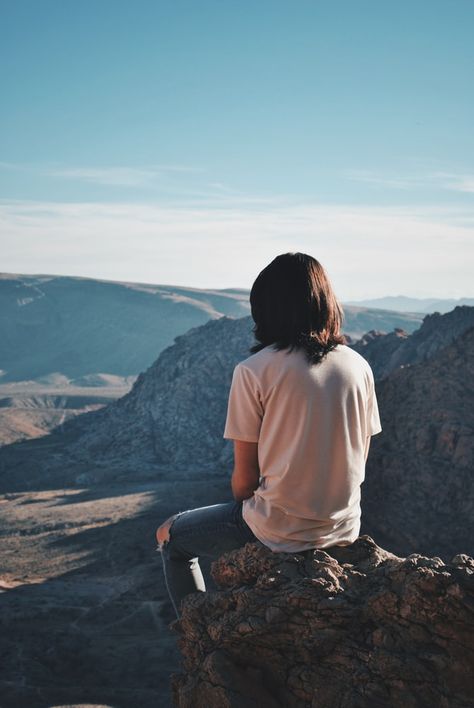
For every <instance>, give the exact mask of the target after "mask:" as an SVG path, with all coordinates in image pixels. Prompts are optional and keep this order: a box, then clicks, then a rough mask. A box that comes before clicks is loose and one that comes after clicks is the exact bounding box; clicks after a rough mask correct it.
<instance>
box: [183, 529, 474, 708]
mask: <svg viewBox="0 0 474 708" xmlns="http://www.w3.org/2000/svg"><path fill="white" fill-rule="evenodd" d="M473 573H474V560H473V559H472V558H470V557H468V556H463V555H456V556H455V557H453V558H452V559H451V560H450V561H449V562H448V563H446V564H444V563H443V562H442V560H441V559H440V558H437V557H434V558H430V557H424V556H422V555H420V554H418V553H414V554H412V555H410V556H408V557H407V558H400V557H397V556H394V555H392V554H391V553H388V552H387V551H385V550H383V549H382V548H380V547H379V546H377V544H375V543H374V541H373V540H372V538H370V537H369V536H367V535H365V536H362V537H359V539H357V541H356V542H355V543H354V544H352V546H349V547H347V548H345V549H343V548H339V549H337V548H333V549H327V550H326V551H323V550H318V551H315V552H309V553H306V554H295V555H293V554H286V553H272V552H271V551H269V550H268V549H267V548H265V547H264V546H263V545H261V544H247V545H246V546H245V547H244V548H243V549H239V550H237V551H233V552H231V553H228V554H226V555H225V556H223V557H222V558H220V559H219V560H218V561H217V562H216V563H215V564H214V565H213V577H214V580H215V582H216V584H217V586H218V590H217V591H216V592H212V593H195V594H193V595H190V596H188V597H187V598H186V600H185V602H184V609H183V614H182V618H181V620H179V621H178V622H177V623H176V624H175V628H176V629H177V631H178V632H179V640H178V642H179V645H180V648H181V651H182V654H183V658H184V666H183V671H182V673H181V674H179V675H175V676H174V677H173V694H174V705H175V706H176V707H177V708H225V707H230V706H242V707H244V706H265V708H310V707H311V706H328V707H329V706H357V708H374V706H377V708H393V707H394V706H406V707H407V708H419V706H437V707H439V708H466V707H467V706H469V705H472V696H473V695H474V674H473V672H472V666H473V662H474V642H473V636H474V632H473V630H474V626H473V618H472V609H471V608H472V604H473V601H474V596H473V591H474V587H473V583H472V579H473Z"/></svg>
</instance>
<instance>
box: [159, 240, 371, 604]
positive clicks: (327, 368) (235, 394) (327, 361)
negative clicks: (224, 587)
mask: <svg viewBox="0 0 474 708" xmlns="http://www.w3.org/2000/svg"><path fill="white" fill-rule="evenodd" d="M250 309H251V313H252V318H253V320H254V323H255V326H254V328H253V333H254V336H255V340H256V341H255V343H254V344H253V345H252V346H251V347H250V348H249V352H250V354H251V356H248V357H247V358H246V359H244V360H243V361H241V362H239V363H238V364H237V366H235V368H234V372H233V377H232V385H231V388H230V393H229V400H228V408H227V419H226V423H225V428H224V434H223V437H224V438H231V439H233V442H234V469H233V471H232V475H231V479H230V487H231V491H232V496H233V498H234V501H233V502H223V503H222V504H213V505H211V506H204V507H199V508H197V509H188V510H186V511H181V512H178V513H177V514H175V515H173V516H172V517H170V518H168V519H166V520H165V521H164V522H163V523H162V524H161V525H160V527H159V528H158V529H157V532H156V539H157V541H158V544H159V546H158V547H159V549H160V551H161V554H162V558H163V570H164V572H165V580H166V585H167V588H168V592H169V595H170V599H171V601H172V603H173V606H174V608H175V611H176V614H177V616H178V617H179V607H180V602H181V600H182V599H183V598H184V597H185V596H186V595H187V594H189V593H191V592H195V591H196V590H197V591H203V590H205V589H206V579H204V577H203V575H202V573H201V569H200V566H199V558H200V557H201V556H203V557H207V558H217V557H219V555H221V554H222V553H225V552H226V551H228V550H233V549H234V548H240V547H241V546H242V545H244V544H245V543H247V542H249V541H250V542H257V543H258V542H261V543H263V544H264V545H266V546H267V547H269V548H271V549H272V550H274V551H304V550H306V549H310V548H328V547H330V546H338V545H341V546H342V545H348V544H350V543H352V542H353V541H355V539H356V538H357V536H358V534H359V530H360V514H361V508H360V485H361V482H362V481H363V479H364V470H365V460H366V457H367V453H368V450H369V443H370V436H371V435H374V434H375V433H378V432H380V431H381V427H380V420H379V413H378V407H377V400H376V397H375V390H374V377H373V374H372V370H371V368H370V366H369V364H368V362H367V361H366V360H365V359H364V358H363V357H362V356H360V354H357V353H356V352H355V351H353V350H352V349H350V348H349V347H348V346H347V343H346V338H345V336H344V335H343V334H342V332H341V326H342V320H343V314H344V313H343V310H342V307H341V305H340V303H339V301H338V299H337V297H336V295H335V293H334V291H333V289H332V286H331V283H330V281H329V279H328V276H327V274H326V272H325V270H324V268H323V266H322V265H321V263H319V261H317V260H316V259H315V258H313V257H312V256H310V255H308V254H306V253H300V252H288V253H283V254H281V255H279V256H277V257H276V258H274V259H273V261H272V262H271V263H269V264H268V265H267V266H266V267H265V268H264V269H263V270H262V271H261V272H260V273H259V274H258V276H257V278H256V279H255V281H254V283H253V285H252V289H251V291H250ZM208 580H209V579H208Z"/></svg>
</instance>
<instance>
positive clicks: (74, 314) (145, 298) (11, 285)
mask: <svg viewBox="0 0 474 708" xmlns="http://www.w3.org/2000/svg"><path fill="white" fill-rule="evenodd" d="M247 312H248V305H247V302H246V297H245V295H239V294H234V293H225V292H220V291H216V290H198V289H197V288H182V287H173V286H166V285H163V286H162V285H148V284H143V283H125V282H113V281H106V280H94V279H92V278H77V277H66V276H51V275H32V276H25V275H11V274H3V275H1V276H0V369H2V370H3V377H2V379H1V380H2V383H3V382H8V381H19V380H24V379H36V378H38V377H40V376H44V375H47V374H52V373H54V372H59V373H61V374H63V375H65V376H67V377H68V378H78V377H81V376H85V375H89V374H95V373H97V372H106V373H108V374H115V375H118V376H131V375H132V376H133V375H137V374H138V373H140V371H143V370H144V369H145V368H146V367H147V366H149V365H150V364H151V363H152V362H153V361H154V360H155V359H156V357H157V356H158V354H159V353H160V352H161V351H162V350H163V349H164V348H165V347H167V346H169V345H170V344H172V343H173V339H174V337H175V336H177V335H179V334H182V333H183V332H185V331H187V330H188V329H190V328H191V327H194V326H196V325H199V324H203V323H204V322H207V320H209V319H216V318H218V317H222V315H228V316H229V315H230V316H235V317H242V316H243V315H245V314H247Z"/></svg>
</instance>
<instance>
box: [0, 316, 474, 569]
mask: <svg viewBox="0 0 474 708" xmlns="http://www.w3.org/2000/svg"><path fill="white" fill-rule="evenodd" d="M252 324H253V321H252V319H251V318H250V317H243V318H238V319H233V318H229V317H226V316H224V317H220V318H218V319H215V320H210V321H208V322H207V323H205V324H204V325H201V326H199V327H194V328H192V329H191V330H189V331H188V332H187V333H185V334H183V335H180V336H178V337H177V338H176V339H175V343H174V344H173V345H172V346H170V347H168V348H167V349H165V350H164V351H163V352H162V353H161V355H160V356H159V357H158V359H157V360H156V361H155V362H154V363H153V364H152V365H151V366H150V367H149V368H148V369H147V370H146V371H144V372H143V373H141V374H140V375H139V376H138V378H137V379H136V381H135V383H134V384H133V388H132V389H131V391H130V392H129V393H127V394H126V395H125V396H123V397H121V398H119V399H118V400H116V401H115V402H113V403H111V404H110V405H108V406H107V407H105V408H102V409H100V410H96V411H93V412H90V413H85V414H84V415H81V416H77V417H75V418H73V419H70V420H68V421H66V422H65V423H64V424H63V425H61V426H59V427H58V428H56V429H55V430H54V431H53V432H52V433H51V434H50V435H48V436H46V437H45V438H42V439H39V440H30V441H26V442H22V443H15V444H12V445H7V446H5V447H4V448H2V449H0V490H3V491H15V490H22V489H38V488H55V487H58V486H60V487H67V486H74V485H79V486H89V485H94V484H97V483H109V482H115V481H127V480H128V481H130V480H140V479H142V480H145V479H163V480H166V479H168V480H170V482H171V481H172V480H174V482H175V483H176V484H179V485H182V486H183V490H185V488H186V479H189V480H192V479H194V480H195V479H196V478H197V477H198V478H199V479H203V478H208V479H209V484H210V485H212V484H213V483H214V482H213V480H220V481H221V480H222V477H223V476H226V475H229V474H230V471H231V468H232V443H231V441H228V440H224V439H223V438H222V432H223V427H224V422H225V413H226V406H227V398H228V392H229V388H230V382H231V378H232V371H233V368H234V366H235V364H236V363H237V362H238V361H241V360H242V359H243V358H245V357H246V356H248V354H249V347H250V346H251V344H252V343H253V341H254V340H253V335H252V331H251V329H252ZM384 340H385V341H386V342H388V346H385V345H384ZM354 348H355V349H356V350H359V351H361V352H362V353H363V354H364V355H365V354H367V358H368V359H369V360H370V361H371V363H372V365H373V367H374V371H376V372H380V373H378V374H377V395H378V400H379V407H380V414H381V420H382V426H383V432H382V434H380V435H378V436H375V438H374V439H373V442H372V449H371V453H370V456H369V464H368V467H367V474H366V481H365V483H364V487H363V505H364V506H363V519H364V530H363V531H362V533H369V534H370V535H373V536H374V538H380V542H381V543H382V544H383V545H385V546H386V547H387V548H389V550H392V551H394V552H396V553H399V554H403V555H405V554H407V553H410V552H415V551H416V552H426V553H430V554H433V553H435V554H438V555H441V554H448V555H449V554H451V555H452V554H453V553H455V552H466V553H471V554H472V552H473V550H474V549H473V547H472V538H474V534H473V533H472V531H473V530H474V529H473V526H472V524H473V519H474V480H473V477H472V469H473V466H474V445H473V441H474V418H473V414H472V411H473V410H474V407H473V406H472V400H473V389H472V381H473V380H474V379H473V376H472V375H473V373H474V369H473V357H474V308H470V307H467V306H465V307H457V308H455V310H454V311H453V312H451V313H448V314H446V315H437V314H434V315H428V316H426V317H425V319H424V321H423V324H422V326H421V327H420V328H419V329H418V330H417V331H416V332H414V333H413V334H411V335H408V334H407V333H406V332H402V331H401V330H399V331H398V332H397V333H396V334H395V335H394V334H388V335H380V334H377V333H376V332H375V333H372V336H370V337H368V338H367V337H366V338H365V344H362V345H361V344H360V343H355V344H354ZM388 354H389V356H388ZM387 362H388V363H387ZM219 483H220V482H219ZM194 502H197V503H198V504H199V503H200V504H205V502H206V500H205V499H200V500H194Z"/></svg>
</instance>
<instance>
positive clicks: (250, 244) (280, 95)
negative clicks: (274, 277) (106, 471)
mask: <svg viewBox="0 0 474 708" xmlns="http://www.w3.org/2000/svg"><path fill="white" fill-rule="evenodd" d="M0 16H1V21H0V96H1V103H2V108H1V111H0V253H1V261H0V270H1V271H2V272H11V273H25V274H33V273H43V274H44V273H50V274H58V275H79V276H86V277H96V278H104V279H109V280H127V281H132V282H147V283H160V284H168V285H181V286H188V287H199V288H233V287H239V288H250V287H251V285H252V283H253V281H254V279H255V278H256V276H257V275H258V273H259V272H260V271H261V270H262V269H263V268H264V267H265V266H266V265H267V264H268V263H269V262H270V261H271V260H273V258H274V257H275V256H276V255H278V254H279V253H284V252H286V251H303V252H305V253H309V254H311V255H313V256H314V257H315V258H317V259H318V260H319V261H320V262H321V263H322V264H323V266H324V267H325V268H326V270H327V272H328V274H329V276H330V278H331V280H332V282H333V285H334V288H335V290H336V294H337V295H338V296H339V297H340V298H341V299H342V300H354V299H364V298H373V297H382V296H386V295H399V294H404V295H407V296H412V297H473V296H474V280H473V273H474V134H473V130H472V126H473V125H474V110H473V109H474V97H473V90H472V76H473V70H474V42H472V36H473V32H474V2H473V0H398V2H395V0H393V1H390V0H386V1H384V2H381V1H380V0H357V2H355V1H354V0H331V2H329V0H285V1H283V0H199V2H196V0H134V2H130V1H129V0H81V2H77V1H76V0H0Z"/></svg>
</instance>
